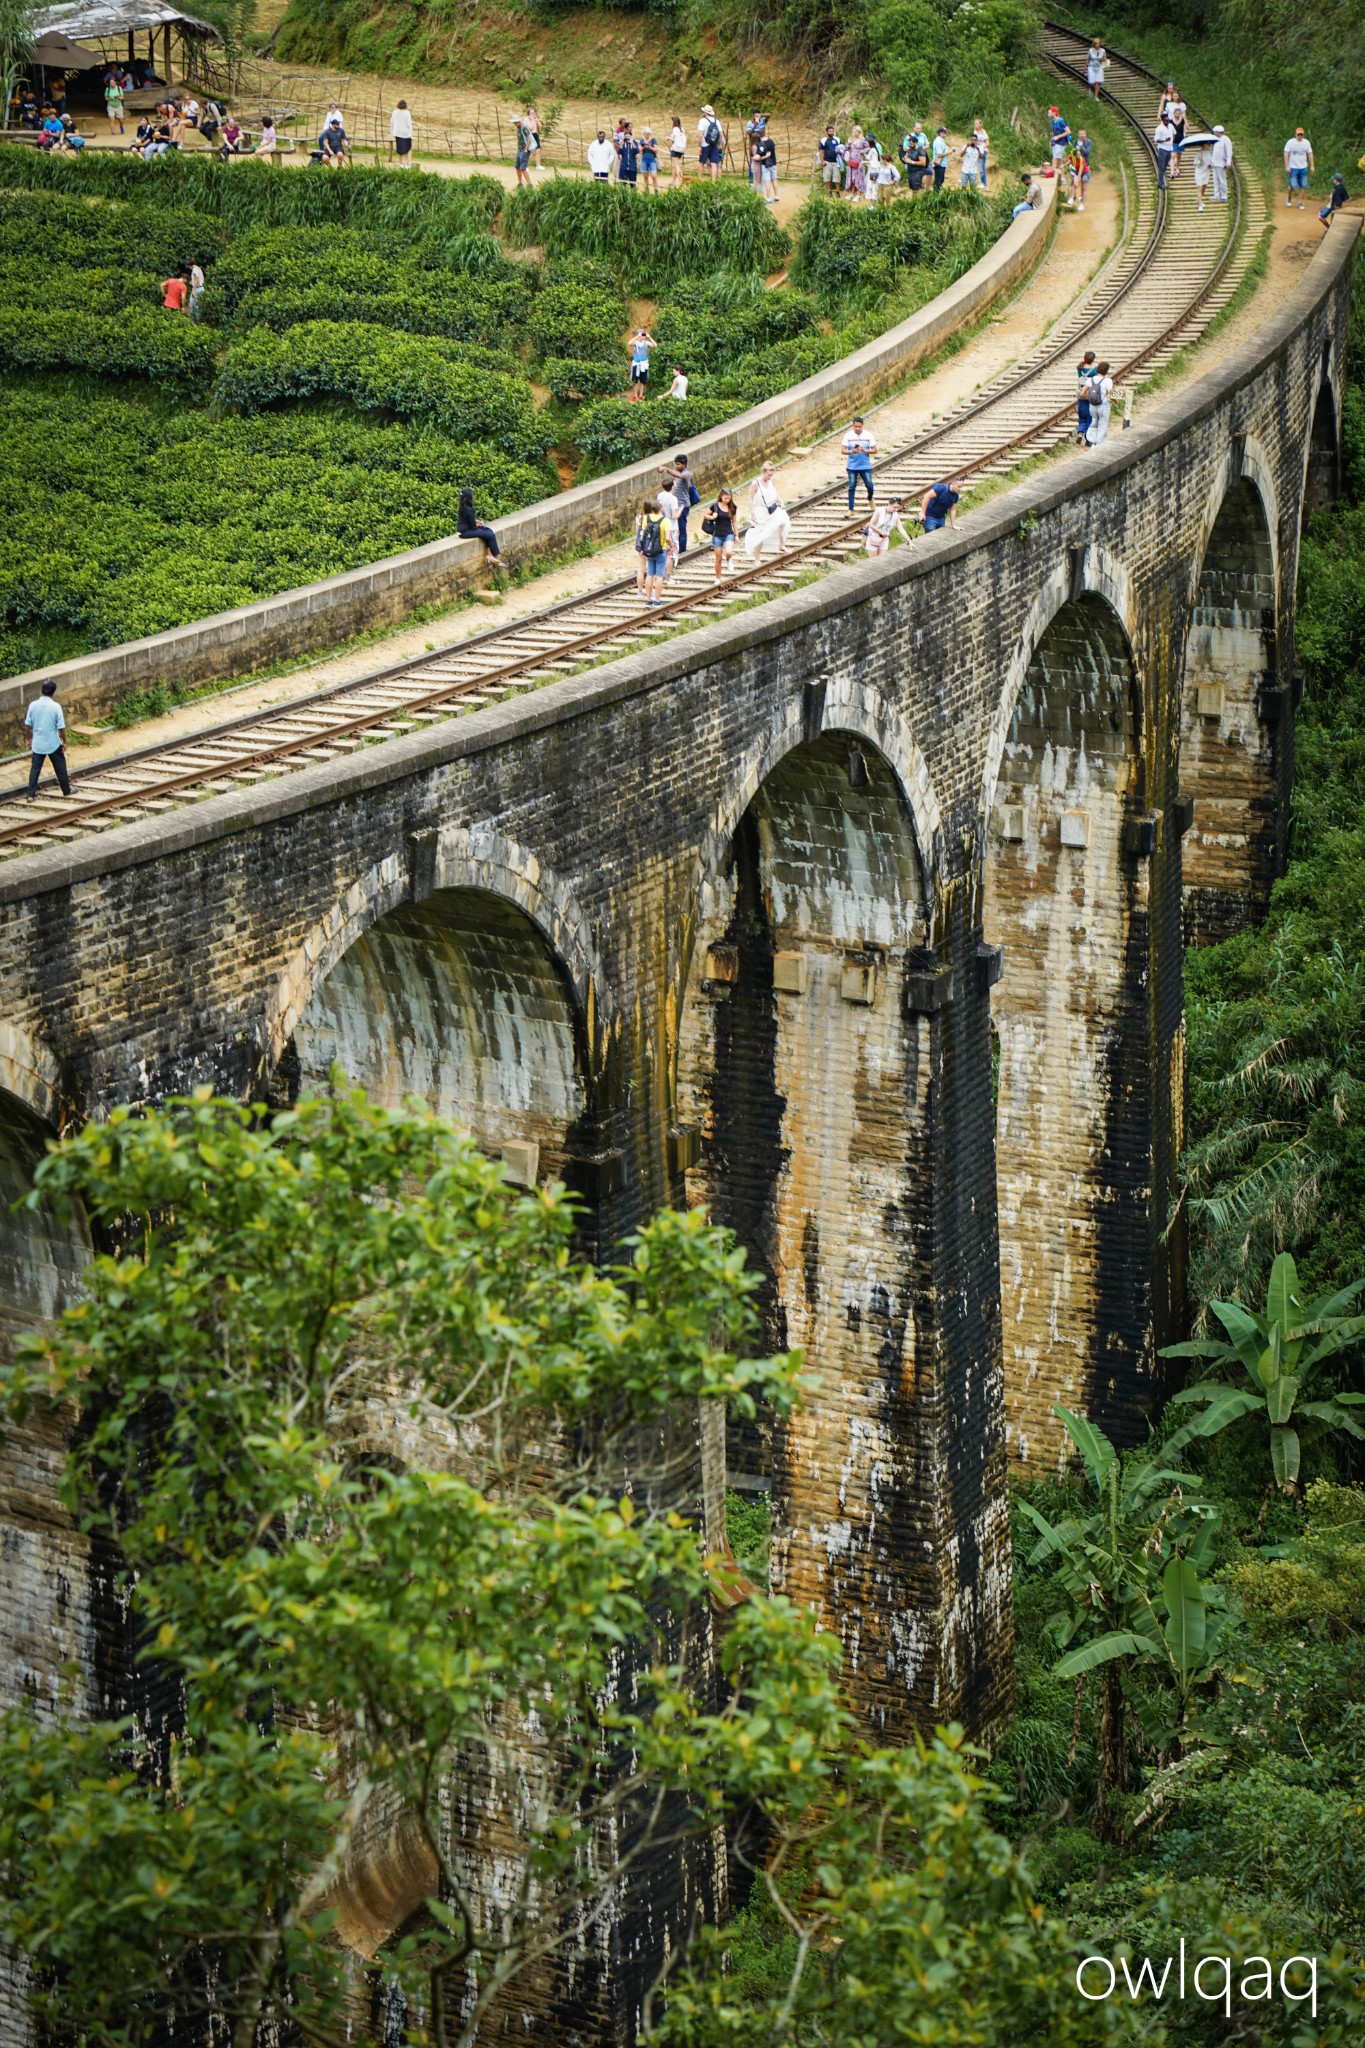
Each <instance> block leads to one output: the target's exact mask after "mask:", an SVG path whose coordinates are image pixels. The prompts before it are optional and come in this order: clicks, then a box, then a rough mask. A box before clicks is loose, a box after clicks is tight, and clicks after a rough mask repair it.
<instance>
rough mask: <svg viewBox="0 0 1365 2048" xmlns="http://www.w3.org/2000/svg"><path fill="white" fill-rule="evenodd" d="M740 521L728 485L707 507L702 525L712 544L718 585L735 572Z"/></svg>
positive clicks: (732, 494)
mask: <svg viewBox="0 0 1365 2048" xmlns="http://www.w3.org/2000/svg"><path fill="white" fill-rule="evenodd" d="M738 520H739V508H738V506H737V505H736V504H735V494H734V492H733V491H732V490H731V489H730V486H729V485H728V484H726V485H725V487H724V489H723V490H720V491H718V492H717V493H716V496H715V498H714V500H713V501H712V503H711V504H710V505H708V506H707V508H706V517H705V518H704V519H703V520H702V523H701V530H702V532H703V533H704V534H706V535H707V536H708V537H709V539H710V542H711V560H712V562H713V563H714V564H715V571H716V574H715V580H716V582H717V583H719V582H720V579H721V577H722V576H729V575H731V574H732V573H733V571H734V566H735V527H736V524H737V523H738Z"/></svg>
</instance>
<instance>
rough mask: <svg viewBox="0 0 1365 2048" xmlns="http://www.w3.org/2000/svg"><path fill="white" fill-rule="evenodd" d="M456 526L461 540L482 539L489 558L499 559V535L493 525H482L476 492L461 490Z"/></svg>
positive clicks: (492, 559) (494, 560) (491, 559)
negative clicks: (475, 496)
mask: <svg viewBox="0 0 1365 2048" xmlns="http://www.w3.org/2000/svg"><path fill="white" fill-rule="evenodd" d="M456 526H457V529H458V531H459V536H460V539H461V540H481V541H482V542H483V544H484V546H485V547H486V548H487V550H488V559H489V560H490V561H493V562H496V561H497V559H498V553H499V550H498V536H497V535H496V534H495V533H494V531H493V529H492V527H491V526H480V524H479V515H478V513H477V512H476V511H475V510H474V493H473V492H472V491H461V492H460V509H459V512H458V513H457V514H456Z"/></svg>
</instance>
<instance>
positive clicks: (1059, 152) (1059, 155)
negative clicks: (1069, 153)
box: [1052, 142, 1066, 164]
mask: <svg viewBox="0 0 1365 2048" xmlns="http://www.w3.org/2000/svg"><path fill="white" fill-rule="evenodd" d="M1065 155H1066V144H1065V143H1064V142H1054V143H1053V145H1052V161H1053V163H1054V164H1059V163H1060V162H1061V161H1062V159H1063V157H1064V156H1065Z"/></svg>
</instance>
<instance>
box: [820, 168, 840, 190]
mask: <svg viewBox="0 0 1365 2048" xmlns="http://www.w3.org/2000/svg"><path fill="white" fill-rule="evenodd" d="M842 171H843V165H842V164H838V163H833V164H821V166H820V182H821V184H822V185H837V184H838V183H839V182H840V177H841V173H842Z"/></svg>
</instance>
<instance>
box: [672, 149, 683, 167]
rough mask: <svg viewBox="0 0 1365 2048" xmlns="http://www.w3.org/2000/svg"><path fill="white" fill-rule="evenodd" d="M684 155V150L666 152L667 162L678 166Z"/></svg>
mask: <svg viewBox="0 0 1365 2048" xmlns="http://www.w3.org/2000/svg"><path fill="white" fill-rule="evenodd" d="M686 155H687V151H686V150H685V149H670V150H669V152H668V156H669V161H670V162H671V163H675V164H680V163H681V162H682V160H683V158H684V157H685V156H686Z"/></svg>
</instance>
